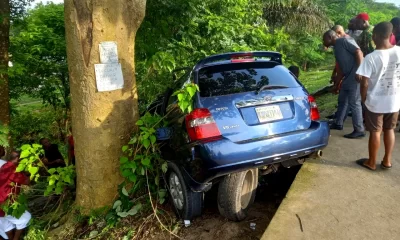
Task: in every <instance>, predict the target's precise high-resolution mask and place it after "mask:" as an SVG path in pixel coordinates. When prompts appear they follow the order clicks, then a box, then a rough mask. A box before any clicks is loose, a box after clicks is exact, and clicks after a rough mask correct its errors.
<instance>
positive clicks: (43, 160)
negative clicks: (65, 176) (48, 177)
mask: <svg viewBox="0 0 400 240" xmlns="http://www.w3.org/2000/svg"><path fill="white" fill-rule="evenodd" d="M42 162H43V164H44V165H49V160H47V158H45V157H43V158H42Z"/></svg>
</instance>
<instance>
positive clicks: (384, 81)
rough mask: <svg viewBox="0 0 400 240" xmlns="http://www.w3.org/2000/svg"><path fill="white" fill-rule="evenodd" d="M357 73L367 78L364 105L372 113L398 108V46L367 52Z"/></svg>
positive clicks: (399, 82)
mask: <svg viewBox="0 0 400 240" xmlns="http://www.w3.org/2000/svg"><path fill="white" fill-rule="evenodd" d="M357 74H358V75H361V76H364V77H367V78H369V81H368V92H367V99H366V101H365V106H366V107H367V108H368V110H369V111H371V112H374V113H394V112H398V111H399V109H400V47H398V46H394V47H393V48H390V49H386V50H375V51H373V52H372V53H370V54H368V55H367V56H366V57H365V58H364V60H363V61H362V63H361V65H360V67H359V68H358V70H357Z"/></svg>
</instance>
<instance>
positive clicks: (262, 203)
mask: <svg viewBox="0 0 400 240" xmlns="http://www.w3.org/2000/svg"><path fill="white" fill-rule="evenodd" d="M321 154H322V152H321ZM300 167H301V166H294V167H291V168H283V167H281V168H280V169H279V171H278V172H276V173H274V174H268V175H266V176H261V177H260V179H259V186H258V188H257V195H256V200H255V203H254V204H253V205H252V207H251V208H250V210H249V214H248V217H247V218H246V219H245V220H243V221H242V222H231V221H228V220H226V219H224V218H223V217H221V215H220V214H219V212H218V206H217V190H218V186H213V188H212V189H211V190H210V191H209V192H208V193H207V194H206V197H205V202H204V213H203V215H202V216H201V217H199V218H197V219H195V220H194V221H192V222H191V225H190V227H187V228H183V229H182V230H181V231H180V234H179V235H180V236H181V237H182V238H183V239H189V240H192V239H193V240H195V239H196V240H208V239H217V240H228V239H229V240H231V239H234V240H235V239H237V240H247V239H260V238H261V236H262V234H263V233H264V231H265V230H266V229H267V227H268V224H269V223H270V221H271V220H272V218H273V216H274V214H275V212H276V211H277V209H278V207H279V205H280V204H281V202H282V200H283V198H284V197H285V196H286V193H287V191H288V190H289V188H290V186H291V184H292V182H293V180H294V179H295V177H296V174H297V173H298V171H299V170H300Z"/></svg>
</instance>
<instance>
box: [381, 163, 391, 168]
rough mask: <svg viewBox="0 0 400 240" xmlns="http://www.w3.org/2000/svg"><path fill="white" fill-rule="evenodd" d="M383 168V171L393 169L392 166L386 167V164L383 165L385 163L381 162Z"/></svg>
mask: <svg viewBox="0 0 400 240" xmlns="http://www.w3.org/2000/svg"><path fill="white" fill-rule="evenodd" d="M381 168H382V169H391V168H392V166H386V165H385V164H383V161H382V162H381Z"/></svg>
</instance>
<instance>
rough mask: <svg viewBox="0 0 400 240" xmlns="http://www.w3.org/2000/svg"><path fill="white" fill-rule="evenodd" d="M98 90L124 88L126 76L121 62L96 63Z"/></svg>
mask: <svg viewBox="0 0 400 240" xmlns="http://www.w3.org/2000/svg"><path fill="white" fill-rule="evenodd" d="M94 69H95V73H96V83H97V90H98V91H99V92H104V91H112V90H117V89H122V88H123V87H124V78H123V76H122V68H121V64H120V63H110V64H95V65H94Z"/></svg>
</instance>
